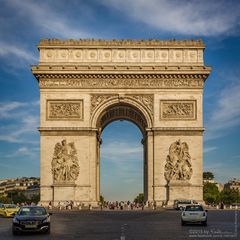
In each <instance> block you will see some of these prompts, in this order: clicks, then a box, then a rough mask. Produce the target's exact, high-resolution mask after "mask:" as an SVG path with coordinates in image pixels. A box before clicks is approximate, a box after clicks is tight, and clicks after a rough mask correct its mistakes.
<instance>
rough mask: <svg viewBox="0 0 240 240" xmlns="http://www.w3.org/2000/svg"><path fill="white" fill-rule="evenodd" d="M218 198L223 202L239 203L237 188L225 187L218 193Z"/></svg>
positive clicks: (239, 194) (239, 197) (239, 196)
mask: <svg viewBox="0 0 240 240" xmlns="http://www.w3.org/2000/svg"><path fill="white" fill-rule="evenodd" d="M220 200H221V201H222V202H223V203H224V204H233V203H240V193H239V191H237V190H233V189H229V188H225V189H223V190H222V192H221V193H220Z"/></svg>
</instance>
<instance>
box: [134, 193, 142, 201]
mask: <svg viewBox="0 0 240 240" xmlns="http://www.w3.org/2000/svg"><path fill="white" fill-rule="evenodd" d="M134 202H135V203H143V202H144V194H143V193H139V194H138V196H137V197H136V198H135V199H134Z"/></svg>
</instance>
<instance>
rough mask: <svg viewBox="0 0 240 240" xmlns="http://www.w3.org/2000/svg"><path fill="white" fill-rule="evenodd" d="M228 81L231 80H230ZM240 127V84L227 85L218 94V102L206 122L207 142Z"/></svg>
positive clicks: (237, 82) (236, 82)
mask: <svg viewBox="0 0 240 240" xmlns="http://www.w3.org/2000/svg"><path fill="white" fill-rule="evenodd" d="M228 81H230V79H229V78H228ZM237 126H240V83H239V81H238V80H237V81H235V82H234V84H233V86H229V85H227V88H225V89H223V90H222V91H221V92H220V93H219V94H218V101H217V103H216V105H215V107H214V108H213V110H212V112H211V113H210V117H209V119H208V120H207V122H206V134H205V140H206V141H207V140H211V139H215V138H219V137H221V136H224V135H226V134H227V133H228V132H229V131H227V130H229V129H232V128H234V127H237Z"/></svg>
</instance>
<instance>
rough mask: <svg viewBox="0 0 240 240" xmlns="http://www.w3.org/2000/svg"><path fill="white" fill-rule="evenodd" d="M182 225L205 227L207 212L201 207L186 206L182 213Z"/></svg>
mask: <svg viewBox="0 0 240 240" xmlns="http://www.w3.org/2000/svg"><path fill="white" fill-rule="evenodd" d="M181 218H182V225H185V224H186V223H197V222H199V223H202V224H203V225H204V226H206V225H207V210H204V208H203V207H202V205H197V204H194V205H187V206H186V207H185V208H184V210H183V211H182V217H181Z"/></svg>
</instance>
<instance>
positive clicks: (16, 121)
mask: <svg viewBox="0 0 240 240" xmlns="http://www.w3.org/2000/svg"><path fill="white" fill-rule="evenodd" d="M37 105H39V101H33V102H15V101H13V102H2V103H0V121H1V127H0V141H5V142H11V143H31V144H37V143H38V139H37V138H36V134H38V133H37V127H38V126H39V109H38V108H37V107H36V106H37Z"/></svg>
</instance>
